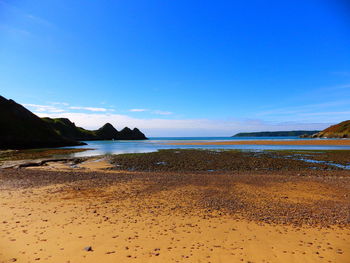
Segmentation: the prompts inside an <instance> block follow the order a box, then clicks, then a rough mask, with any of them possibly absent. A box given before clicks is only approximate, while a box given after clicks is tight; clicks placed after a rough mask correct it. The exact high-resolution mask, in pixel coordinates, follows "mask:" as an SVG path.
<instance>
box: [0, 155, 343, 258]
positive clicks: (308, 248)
mask: <svg viewBox="0 0 350 263" xmlns="http://www.w3.org/2000/svg"><path fill="white" fill-rule="evenodd" d="M51 165H53V167H50V166H51ZM57 165H58V164H57V163H53V164H50V165H48V166H46V167H33V168H30V169H29V168H26V169H6V170H0V187H1V189H0V204H1V205H0V262H65V263H68V262H69V263H74V262H91V263H92V262H206V263H210V262H211V263H214V262H215V263H216V262H246V263H248V262H336V263H347V262H349V259H350V242H349V240H350V209H349V208H350V196H349V190H350V172H349V171H340V170H339V171H338V170H337V171H306V170H305V171H303V173H302V174H300V173H298V172H297V171H263V172H251V171H241V172H239V171H236V172H217V173H204V172H197V173H192V172H181V173H180V172H140V171H134V172H131V171H113V170H108V171H105V170H103V169H106V168H107V169H110V168H111V164H110V163H108V162H107V161H106V160H105V159H92V160H90V161H88V162H86V163H82V164H79V168H75V169H73V168H71V167H70V166H69V165H65V164H64V163H63V164H62V165H61V166H57ZM89 247H91V251H87V250H90V249H89ZM84 248H86V250H85V249H84Z"/></svg>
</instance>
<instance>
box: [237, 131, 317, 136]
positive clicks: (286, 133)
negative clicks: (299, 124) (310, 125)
mask: <svg viewBox="0 0 350 263" xmlns="http://www.w3.org/2000/svg"><path fill="white" fill-rule="evenodd" d="M318 132H320V131H319V130H316V131H303V130H298V131H263V132H240V133H237V134H235V135H233V136H232V137H291V136H302V135H304V136H305V135H312V134H315V133H318Z"/></svg>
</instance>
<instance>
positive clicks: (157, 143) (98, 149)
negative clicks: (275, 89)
mask: <svg viewBox="0 0 350 263" xmlns="http://www.w3.org/2000/svg"><path fill="white" fill-rule="evenodd" d="M243 140H301V139H300V138H298V137H245V138H243V137H151V138H149V140H143V141H85V143H87V145H84V146H76V147H64V148H82V149H91V150H87V151H84V152H79V153H74V154H73V155H72V157H86V156H96V155H104V154H123V153H146V152H154V151H158V150H160V149H213V150H214V149H241V150H255V151H258V150H288V149H289V150H337V149H339V150H341V149H343V150H345V149H347V150H350V146H316V145H302V146H301V145H167V143H181V142H191V141H193V142H215V141H243Z"/></svg>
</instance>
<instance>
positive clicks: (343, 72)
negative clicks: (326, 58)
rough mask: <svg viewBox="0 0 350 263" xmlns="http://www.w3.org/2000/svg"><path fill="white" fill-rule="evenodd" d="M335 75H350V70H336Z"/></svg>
mask: <svg viewBox="0 0 350 263" xmlns="http://www.w3.org/2000/svg"><path fill="white" fill-rule="evenodd" d="M332 73H333V74H334V75H338V76H345V77H350V71H334V72H332Z"/></svg>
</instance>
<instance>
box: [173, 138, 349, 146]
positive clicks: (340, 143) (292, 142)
mask: <svg viewBox="0 0 350 263" xmlns="http://www.w3.org/2000/svg"><path fill="white" fill-rule="evenodd" d="M167 144H168V145H315V146H317V145H320V146H350V139H332V140H322V139H304V140H278V141H277V140H254V141H251V140H237V141H213V142H179V143H167Z"/></svg>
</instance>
